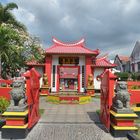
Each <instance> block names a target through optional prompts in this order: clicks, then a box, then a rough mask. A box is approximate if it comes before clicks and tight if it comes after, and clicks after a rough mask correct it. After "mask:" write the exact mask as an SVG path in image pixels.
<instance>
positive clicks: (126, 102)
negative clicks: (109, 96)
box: [112, 82, 133, 113]
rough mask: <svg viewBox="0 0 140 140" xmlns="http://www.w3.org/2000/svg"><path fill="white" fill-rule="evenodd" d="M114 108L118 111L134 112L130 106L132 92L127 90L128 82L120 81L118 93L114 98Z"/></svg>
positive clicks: (117, 86) (117, 87)
mask: <svg viewBox="0 0 140 140" xmlns="http://www.w3.org/2000/svg"><path fill="white" fill-rule="evenodd" d="M112 109H113V110H114V111H115V112H117V113H132V112H133V111H132V110H131V108H130V93H129V92H128V91H127V83H126V82H118V83H117V85H116V94H115V97H114V98H113V106H112Z"/></svg>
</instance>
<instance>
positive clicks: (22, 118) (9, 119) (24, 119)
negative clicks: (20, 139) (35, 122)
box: [6, 118, 25, 120]
mask: <svg viewBox="0 0 140 140" xmlns="http://www.w3.org/2000/svg"><path fill="white" fill-rule="evenodd" d="M6 120H25V118H6Z"/></svg>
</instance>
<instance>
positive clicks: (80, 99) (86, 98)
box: [79, 96, 91, 104]
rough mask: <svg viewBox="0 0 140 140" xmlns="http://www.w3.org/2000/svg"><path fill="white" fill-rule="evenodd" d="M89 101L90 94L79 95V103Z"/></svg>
mask: <svg viewBox="0 0 140 140" xmlns="http://www.w3.org/2000/svg"><path fill="white" fill-rule="evenodd" d="M90 101H91V96H83V97H79V104H87V103H90Z"/></svg>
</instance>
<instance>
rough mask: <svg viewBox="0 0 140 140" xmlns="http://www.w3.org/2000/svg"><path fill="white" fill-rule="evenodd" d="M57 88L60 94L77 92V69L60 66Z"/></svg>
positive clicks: (76, 67)
mask: <svg viewBox="0 0 140 140" xmlns="http://www.w3.org/2000/svg"><path fill="white" fill-rule="evenodd" d="M58 74H59V87H60V89H59V90H60V92H73V91H74V92H78V86H79V67H78V66H60V67H59V73H58Z"/></svg>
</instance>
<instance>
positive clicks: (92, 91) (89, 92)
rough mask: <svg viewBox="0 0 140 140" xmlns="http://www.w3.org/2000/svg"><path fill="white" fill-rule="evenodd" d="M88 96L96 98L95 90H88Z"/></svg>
mask: <svg viewBox="0 0 140 140" xmlns="http://www.w3.org/2000/svg"><path fill="white" fill-rule="evenodd" d="M87 95H90V96H94V89H93V88H89V89H87Z"/></svg>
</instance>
